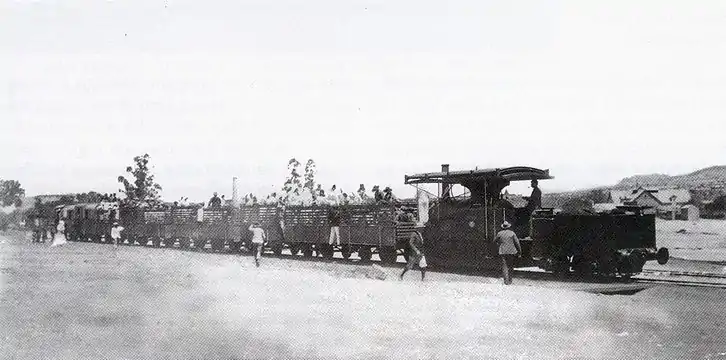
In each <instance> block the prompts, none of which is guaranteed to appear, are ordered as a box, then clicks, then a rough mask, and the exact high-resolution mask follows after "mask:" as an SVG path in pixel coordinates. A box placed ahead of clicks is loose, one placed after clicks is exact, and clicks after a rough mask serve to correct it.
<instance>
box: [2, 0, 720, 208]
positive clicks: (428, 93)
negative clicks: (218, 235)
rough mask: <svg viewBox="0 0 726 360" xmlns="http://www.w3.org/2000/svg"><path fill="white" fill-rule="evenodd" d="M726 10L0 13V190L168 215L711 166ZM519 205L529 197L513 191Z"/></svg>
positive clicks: (519, 6)
mask: <svg viewBox="0 0 726 360" xmlns="http://www.w3.org/2000/svg"><path fill="white" fill-rule="evenodd" d="M725 64H726V1H719V0H716V1H692V2H691V1H682V0H675V1H664V0H653V1H598V2H595V1H583V0H577V1H505V0H502V1H482V0H471V1H452V2H446V1H428V0H415V1H414V0H411V1H394V0H388V1H356V0H343V1H341V0H328V1H322V0H306V1H302V0H300V1H289V0H288V1H269V0H267V1H262V0H259V1H242V0H228V1H167V2H164V1H153V0H139V1H8V0H0V79H1V83H0V134H2V140H3V144H4V149H5V150H4V152H3V153H2V158H0V178H4V179H17V180H19V181H20V182H21V183H22V184H23V186H24V187H25V189H26V190H27V193H28V194H29V195H34V194H43V193H65V192H83V191H89V190H96V191H101V192H113V191H115V190H117V189H118V183H117V182H116V177H117V176H118V175H121V174H122V173H123V171H124V169H125V167H126V166H127V165H130V163H131V159H132V157H133V156H135V155H139V154H143V153H145V152H148V153H149V154H150V155H151V157H152V162H153V164H154V165H155V173H156V174H157V180H158V181H159V182H160V183H161V185H162V186H163V187H164V191H163V195H164V197H165V198H166V199H169V200H174V199H176V198H178V197H179V196H182V195H186V196H189V197H190V198H191V199H192V200H198V201H203V200H206V199H208V198H209V195H210V194H211V193H212V192H213V191H219V192H220V193H221V194H227V196H230V195H231V178H232V177H233V176H238V177H239V178H240V181H239V184H240V187H241V192H255V193H258V194H262V193H267V192H269V190H271V189H272V188H273V185H274V186H275V188H279V187H280V186H281V185H282V183H283V181H284V178H285V175H286V164H287V160H288V159H289V158H290V157H293V156H294V157H297V158H298V159H299V160H301V162H304V161H305V160H306V159H308V158H310V157H312V158H314V159H315V160H316V162H317V164H318V170H319V174H318V181H319V182H322V183H323V184H325V185H327V186H329V185H331V184H337V185H338V186H339V187H342V188H343V189H344V190H346V191H354V190H355V189H357V186H358V184H360V183H365V184H366V186H367V188H369V189H370V187H371V186H372V185H374V184H379V185H381V186H391V187H393V188H394V190H395V191H396V192H397V193H398V194H399V195H404V196H405V195H410V194H412V190H411V188H410V187H408V186H406V185H404V184H403V177H404V175H405V174H411V173H418V172H429V171H438V170H439V169H440V165H441V164H442V163H449V164H451V168H452V170H462V169H470V168H474V167H477V166H478V167H480V168H483V167H504V166H512V165H525V166H534V167H539V168H549V169H550V171H551V173H552V175H554V176H555V177H556V179H555V180H550V181H546V182H542V184H541V185H542V188H543V190H544V191H545V192H547V191H559V190H572V189H578V188H584V187H590V186H595V185H607V184H612V183H615V182H616V181H617V180H619V179H620V178H622V177H625V176H630V175H633V174H641V173H653V172H659V173H669V174H680V173H687V172H690V171H693V170H696V169H699V168H702V167H705V166H710V165H715V164H724V163H726V161H725V159H726V158H725V157H724V155H725V154H726V136H725V134H726V125H724V114H725V113H726V111H725V110H726V101H724V100H726V65H725ZM512 188H513V189H512V190H514V192H523V193H526V192H527V191H528V189H527V184H521V185H520V186H512Z"/></svg>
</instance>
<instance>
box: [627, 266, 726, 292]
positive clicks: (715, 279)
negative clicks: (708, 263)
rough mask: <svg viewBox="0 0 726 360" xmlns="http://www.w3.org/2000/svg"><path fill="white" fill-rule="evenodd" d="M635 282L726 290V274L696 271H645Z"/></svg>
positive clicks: (634, 278) (635, 277) (636, 277)
mask: <svg viewBox="0 0 726 360" xmlns="http://www.w3.org/2000/svg"><path fill="white" fill-rule="evenodd" d="M633 280H635V281H637V282H641V283H653V284H670V285H678V286H694V287H712V288H721V289H726V274H714V273H703V272H695V271H656V270H643V271H642V272H641V273H640V274H639V275H637V276H634V277H633Z"/></svg>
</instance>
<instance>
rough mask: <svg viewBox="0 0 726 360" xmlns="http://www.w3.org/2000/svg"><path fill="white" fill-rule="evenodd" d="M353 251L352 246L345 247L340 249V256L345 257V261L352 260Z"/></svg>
mask: <svg viewBox="0 0 726 360" xmlns="http://www.w3.org/2000/svg"><path fill="white" fill-rule="evenodd" d="M352 253H353V251H351V248H350V245H343V246H342V247H341V248H340V254H341V255H343V259H346V260H348V259H350V254H352Z"/></svg>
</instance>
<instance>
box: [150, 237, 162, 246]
mask: <svg viewBox="0 0 726 360" xmlns="http://www.w3.org/2000/svg"><path fill="white" fill-rule="evenodd" d="M151 246H153V247H157V248H158V247H161V238H160V237H155V238H153V239H152V240H151Z"/></svg>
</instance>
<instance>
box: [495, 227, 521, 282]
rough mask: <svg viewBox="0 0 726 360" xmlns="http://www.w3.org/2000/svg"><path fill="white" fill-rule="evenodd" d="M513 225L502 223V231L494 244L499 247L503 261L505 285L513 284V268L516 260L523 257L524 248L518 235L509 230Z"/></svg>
mask: <svg viewBox="0 0 726 360" xmlns="http://www.w3.org/2000/svg"><path fill="white" fill-rule="evenodd" d="M510 227H511V225H510V224H509V222H507V221H505V222H503V223H502V230H501V231H499V232H498V233H497V236H495V237H494V242H495V243H496V244H497V246H498V247H499V258H500V259H501V261H502V277H503V278H504V285H509V284H511V283H512V268H513V267H514V258H515V257H516V256H521V254H522V247H521V246H520V244H519V238H517V234H515V233H514V231H512V230H510V229H509V228H510Z"/></svg>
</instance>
